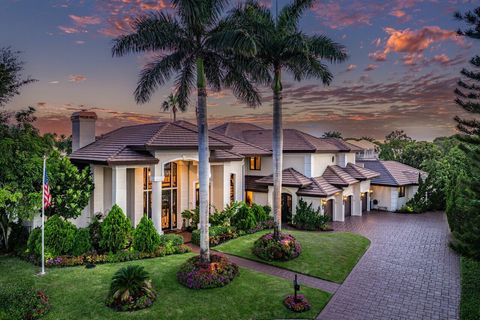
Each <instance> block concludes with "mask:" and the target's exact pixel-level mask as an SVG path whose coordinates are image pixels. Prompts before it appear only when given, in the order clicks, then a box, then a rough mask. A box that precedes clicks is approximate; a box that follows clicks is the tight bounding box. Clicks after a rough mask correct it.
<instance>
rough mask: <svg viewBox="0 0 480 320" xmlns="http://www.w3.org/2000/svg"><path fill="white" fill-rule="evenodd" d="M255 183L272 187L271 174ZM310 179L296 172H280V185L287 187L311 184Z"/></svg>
mask: <svg viewBox="0 0 480 320" xmlns="http://www.w3.org/2000/svg"><path fill="white" fill-rule="evenodd" d="M256 182H257V183H261V184H270V185H273V174H271V175H269V176H266V177H263V178H260V179H258V180H256ZM311 183H312V181H311V180H310V178H307V177H306V176H304V175H303V174H301V173H300V172H298V171H297V170H295V169H293V168H288V169H285V170H283V171H282V185H283V186H289V187H301V186H306V185H309V184H311Z"/></svg>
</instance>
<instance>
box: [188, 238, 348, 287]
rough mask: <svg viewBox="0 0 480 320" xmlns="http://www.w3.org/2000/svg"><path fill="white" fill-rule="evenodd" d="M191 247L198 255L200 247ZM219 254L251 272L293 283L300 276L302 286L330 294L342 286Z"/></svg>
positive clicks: (191, 245) (299, 280)
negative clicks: (296, 276)
mask: <svg viewBox="0 0 480 320" xmlns="http://www.w3.org/2000/svg"><path fill="white" fill-rule="evenodd" d="M189 246H190V247H191V248H192V251H193V252H196V253H198V252H199V248H198V246H196V245H193V244H189ZM212 251H215V250H212ZM216 252H218V251H216ZM219 253H221V254H222V255H225V256H227V257H228V258H229V259H230V261H232V262H234V263H236V264H237V265H239V266H240V267H244V268H248V269H250V270H255V271H258V272H262V273H266V274H270V275H272V276H277V277H280V278H284V279H288V280H292V281H293V279H294V278H295V274H297V275H298V278H297V279H298V282H299V283H300V284H301V285H302V284H303V285H305V286H307V287H311V288H316V289H320V290H323V291H326V292H330V293H335V291H337V289H338V287H339V286H340V285H339V284H338V283H334V282H330V281H326V280H322V279H318V278H315V277H309V276H307V275H303V274H299V273H296V272H293V271H290V270H285V269H282V268H277V267H275V266H271V265H268V264H264V263H261V262H257V261H253V260H248V259H244V258H240V257H237V256H232V255H230V254H226V253H224V252H219Z"/></svg>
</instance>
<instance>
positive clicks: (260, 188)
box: [70, 111, 381, 233]
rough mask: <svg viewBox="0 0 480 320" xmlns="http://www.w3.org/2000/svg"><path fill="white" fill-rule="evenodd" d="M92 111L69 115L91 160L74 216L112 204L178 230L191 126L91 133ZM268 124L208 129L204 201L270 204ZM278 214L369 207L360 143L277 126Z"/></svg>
mask: <svg viewBox="0 0 480 320" xmlns="http://www.w3.org/2000/svg"><path fill="white" fill-rule="evenodd" d="M96 119H97V116H96V114H95V113H93V112H88V111H81V112H76V113H74V114H73V115H72V117H71V120H72V150H73V152H72V154H71V155H70V159H71V161H72V162H73V163H75V164H76V165H77V166H80V167H82V166H90V168H91V172H92V176H93V181H94V185H95V189H94V191H93V194H92V196H91V199H90V202H89V205H88V206H87V207H86V208H85V209H84V211H83V214H82V215H81V216H80V217H79V218H77V219H76V221H75V222H76V224H77V225H79V226H85V225H88V224H89V223H90V220H91V218H92V217H93V215H94V214H96V213H102V214H105V213H106V212H108V210H110V208H111V207H112V206H113V205H114V204H117V205H118V206H120V207H121V208H122V209H123V210H124V212H125V213H126V214H127V215H128V217H129V218H130V220H131V221H132V223H133V224H134V225H136V224H138V222H139V221H140V219H141V218H142V217H143V216H144V215H147V216H149V217H150V218H152V220H153V223H154V225H155V227H156V229H157V230H158V231H159V232H160V233H162V232H163V231H165V230H174V229H180V228H182V226H183V221H182V218H181V212H182V211H184V210H187V209H194V208H195V207H196V206H198V202H199V199H198V197H199V193H198V153H197V148H198V142H197V127H196V125H194V124H192V123H189V122H186V121H176V122H171V121H165V122H158V123H149V124H140V125H133V126H127V127H122V128H119V129H116V130H113V131H111V132H109V133H107V134H104V135H102V136H100V137H98V138H96V136H95V121H96ZM271 144H272V130H267V129H263V128H261V127H258V126H256V125H253V124H245V123H226V124H223V125H221V126H218V127H216V128H213V129H212V130H210V131H209V147H210V190H209V197H210V204H211V205H212V207H215V208H217V209H223V208H224V207H225V206H227V205H228V204H230V203H232V202H234V201H246V202H247V203H252V202H255V203H258V204H261V205H271V204H272V199H273V179H272V150H271V149H272V148H271ZM283 151H284V158H283V169H284V170H283V187H282V219H283V220H284V221H285V222H287V221H291V219H292V217H293V216H294V215H295V213H296V212H295V211H296V204H297V203H298V199H299V198H303V199H304V200H305V201H307V202H310V203H312V204H313V205H314V207H316V208H320V210H321V213H322V214H324V215H328V216H330V217H331V218H332V220H334V221H344V219H345V217H347V216H350V215H356V216H360V215H362V213H363V212H365V211H369V210H370V209H371V194H372V188H371V184H372V182H373V181H374V180H375V179H377V178H379V177H380V175H381V174H380V173H379V172H377V171H376V170H373V169H371V168H369V167H368V166H367V165H364V164H358V163H356V153H357V152H360V151H361V148H359V147H357V146H354V145H353V144H350V143H348V142H345V141H343V140H341V139H334V138H317V137H314V136H312V135H309V134H307V133H304V132H302V131H299V130H294V129H285V130H284V150H283Z"/></svg>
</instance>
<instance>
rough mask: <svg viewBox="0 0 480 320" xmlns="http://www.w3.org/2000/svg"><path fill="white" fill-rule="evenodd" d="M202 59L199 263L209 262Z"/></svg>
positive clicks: (200, 65)
mask: <svg viewBox="0 0 480 320" xmlns="http://www.w3.org/2000/svg"><path fill="white" fill-rule="evenodd" d="M205 82H206V81H205V70H204V66H203V59H202V58H198V59H197V91H198V105H197V125H198V176H199V189H200V190H199V191H200V192H199V193H200V208H199V209H200V261H201V262H203V263H209V262H210V243H209V232H208V228H209V223H208V218H209V217H208V191H209V190H208V189H209V183H208V180H209V172H210V163H209V148H208V122H207V89H206V86H205Z"/></svg>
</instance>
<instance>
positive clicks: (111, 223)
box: [100, 205, 132, 253]
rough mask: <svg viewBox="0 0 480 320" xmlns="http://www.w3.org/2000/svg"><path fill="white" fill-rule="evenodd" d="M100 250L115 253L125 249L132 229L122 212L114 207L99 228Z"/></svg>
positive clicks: (117, 207)
mask: <svg viewBox="0 0 480 320" xmlns="http://www.w3.org/2000/svg"><path fill="white" fill-rule="evenodd" d="M100 230H101V239H100V248H101V249H102V250H104V251H105V252H114V253H115V252H117V251H120V250H123V249H125V248H127V246H128V242H129V239H130V236H131V232H132V227H131V224H130V220H129V219H128V217H127V216H126V215H125V214H124V213H123V210H122V209H121V208H120V207H119V206H117V205H114V206H113V207H112V209H111V210H110V212H109V213H108V215H107V217H106V218H105V220H104V221H103V222H102V226H101V229H100Z"/></svg>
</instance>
